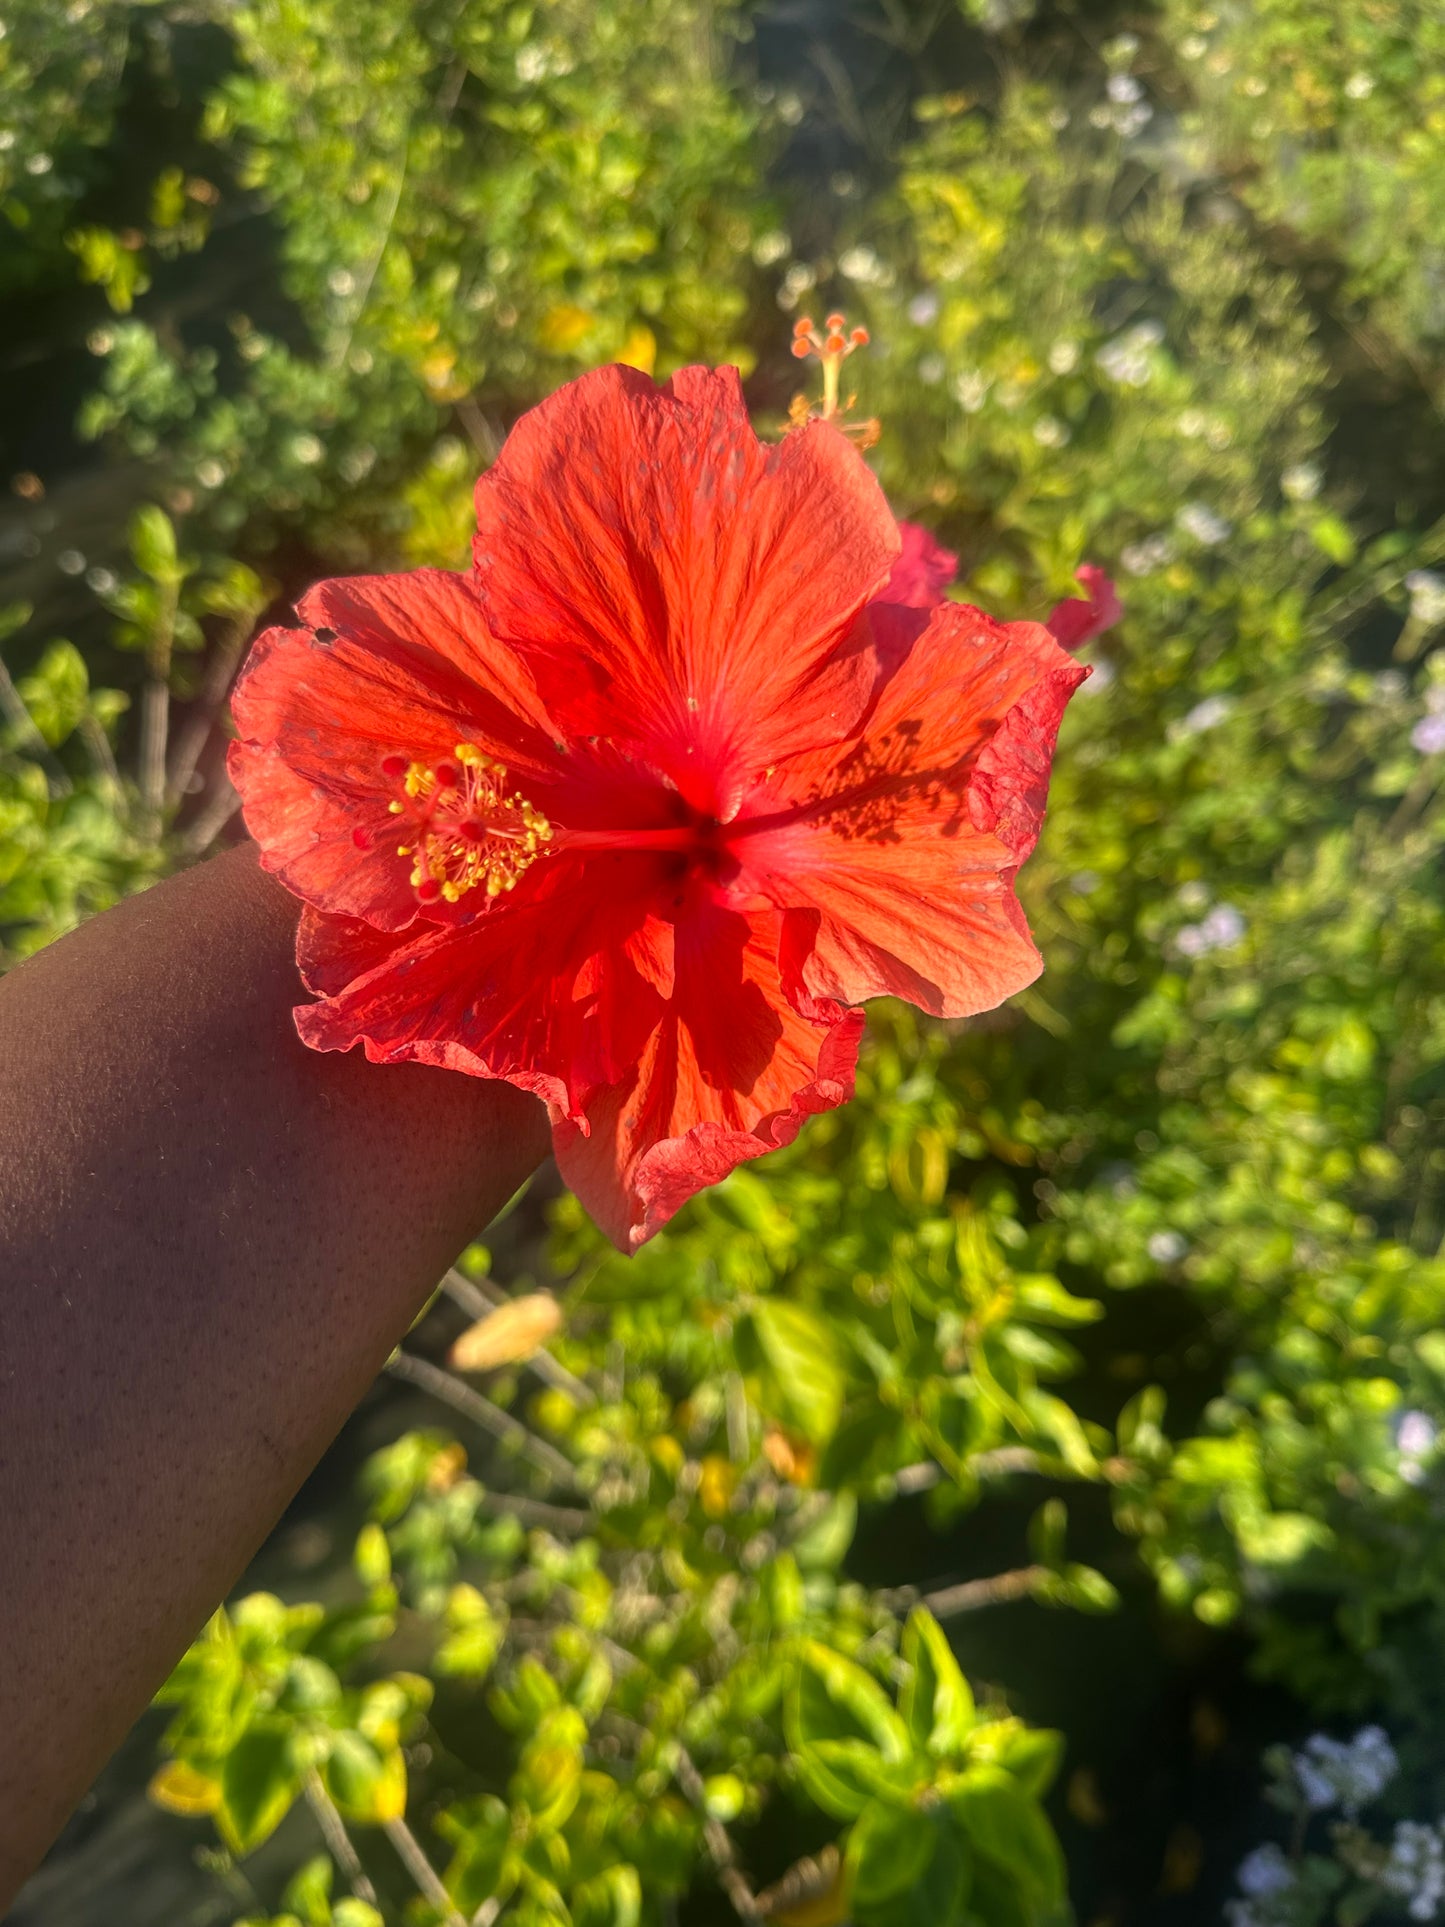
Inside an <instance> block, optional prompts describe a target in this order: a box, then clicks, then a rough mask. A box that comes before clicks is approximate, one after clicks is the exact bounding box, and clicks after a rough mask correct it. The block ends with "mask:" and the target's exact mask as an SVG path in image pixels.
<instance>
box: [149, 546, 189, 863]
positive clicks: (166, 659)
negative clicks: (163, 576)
mask: <svg viewBox="0 0 1445 1927" xmlns="http://www.w3.org/2000/svg"><path fill="white" fill-rule="evenodd" d="M158 588H159V594H160V606H159V609H158V611H157V614H156V626H155V633H154V634H153V635H152V637H151V640H150V646H149V648H148V649H147V650H146V685H145V688H144V689H143V690H142V691H141V699H140V800H141V807H142V809H143V810H144V811H145V818H146V832H147V834H148V835H149V836H150V837H151V838H152V840H154V839H155V838H156V837H158V836H159V835H160V833H161V811H162V809H163V807H164V805H165V800H166V738H167V736H168V734H169V732H170V720H171V651H172V648H173V647H174V644H175V637H176V610H177V609H178V608H179V606H180V594H181V587H180V582H179V581H178V580H177V581H167V582H164V583H161V584H159V585H158Z"/></svg>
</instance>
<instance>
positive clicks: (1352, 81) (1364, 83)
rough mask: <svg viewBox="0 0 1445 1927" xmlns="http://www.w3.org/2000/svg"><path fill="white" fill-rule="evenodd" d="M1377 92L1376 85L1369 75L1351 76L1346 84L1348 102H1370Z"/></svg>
mask: <svg viewBox="0 0 1445 1927" xmlns="http://www.w3.org/2000/svg"><path fill="white" fill-rule="evenodd" d="M1374 91H1375V83H1374V81H1373V80H1371V78H1370V76H1369V75H1368V74H1351V75H1350V77H1349V79H1348V80H1347V81H1346V82H1345V96H1346V98H1347V99H1348V100H1368V99H1369V98H1370V95H1371V94H1372V93H1374Z"/></svg>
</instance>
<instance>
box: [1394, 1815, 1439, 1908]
mask: <svg viewBox="0 0 1445 1927" xmlns="http://www.w3.org/2000/svg"><path fill="white" fill-rule="evenodd" d="M1442 1835H1445V1823H1440V1824H1437V1825H1435V1826H1433V1827H1432V1826H1426V1825H1424V1824H1423V1823H1422V1822H1420V1821H1419V1820H1402V1821H1401V1822H1400V1823H1399V1825H1398V1826H1397V1827H1396V1828H1395V1837H1394V1839H1393V1840H1392V1841H1391V1842H1390V1857H1389V1859H1388V1860H1387V1861H1386V1862H1385V1864H1384V1866H1383V1868H1382V1869H1381V1870H1380V1885H1381V1886H1382V1887H1383V1888H1384V1889H1385V1891H1386V1893H1391V1894H1398V1895H1399V1897H1400V1898H1401V1899H1402V1900H1403V1901H1405V1903H1406V1906H1407V1909H1408V1911H1409V1915H1410V1918H1411V1920H1433V1919H1434V1918H1435V1916H1436V1915H1437V1914H1438V1913H1439V1911H1440V1903H1441V1901H1442V1900H1445V1837H1442Z"/></svg>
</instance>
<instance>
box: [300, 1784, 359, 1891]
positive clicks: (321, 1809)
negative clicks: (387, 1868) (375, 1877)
mask: <svg viewBox="0 0 1445 1927" xmlns="http://www.w3.org/2000/svg"><path fill="white" fill-rule="evenodd" d="M306 1804H307V1805H308V1806H309V1807H310V1809H311V1811H312V1813H313V1814H314V1815H315V1816H316V1824H317V1826H318V1827H320V1829H321V1837H322V1839H323V1840H324V1841H325V1842H326V1850H327V1852H328V1853H329V1854H330V1855H331V1858H332V1859H333V1860H334V1861H335V1862H336V1864H337V1866H338V1867H340V1869H341V1871H342V1872H343V1873H344V1874H345V1875H346V1878H347V1881H348V1882H349V1883H350V1886H351V1891H352V1893H354V1894H355V1896H356V1898H357V1899H358V1900H364V1901H366V1902H367V1904H368V1905H369V1906H372V1907H374V1906H375V1905H376V1889H375V1887H373V1886H372V1884H371V1881H370V1880H369V1879H368V1878H367V1873H366V1869H365V1868H364V1867H363V1866H362V1864H361V1857H360V1855H359V1854H358V1853H357V1851H356V1848H355V1847H354V1846H353V1845H352V1844H351V1835H350V1834H349V1833H348V1832H347V1831H346V1822H345V1821H344V1820H343V1819H342V1817H341V1815H340V1814H339V1813H338V1812H337V1810H336V1806H335V1803H334V1802H333V1800H332V1798H331V1796H330V1794H329V1793H328V1792H327V1791H326V1788H325V1787H324V1786H323V1785H322V1784H321V1775H320V1774H319V1773H318V1772H317V1771H316V1769H315V1767H312V1769H311V1771H310V1772H309V1773H308V1774H307V1775H306Z"/></svg>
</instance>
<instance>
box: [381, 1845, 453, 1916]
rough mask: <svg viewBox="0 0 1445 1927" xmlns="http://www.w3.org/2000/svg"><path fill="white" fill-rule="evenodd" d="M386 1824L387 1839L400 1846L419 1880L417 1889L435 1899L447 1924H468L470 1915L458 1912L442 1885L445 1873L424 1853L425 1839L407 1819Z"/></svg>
mask: <svg viewBox="0 0 1445 1927" xmlns="http://www.w3.org/2000/svg"><path fill="white" fill-rule="evenodd" d="M382 1825H383V1826H384V1828H385V1830H386V1837H387V1839H388V1840H389V1841H390V1842H391V1844H392V1845H393V1846H394V1847H395V1848H396V1851H397V1857H398V1859H399V1860H400V1861H401V1863H402V1865H403V1866H404V1867H405V1868H406V1870H407V1872H408V1873H409V1874H410V1875H411V1877H412V1879H413V1880H414V1881H415V1882H416V1887H417V1892H418V1893H420V1894H422V1895H424V1896H425V1898H426V1899H428V1900H429V1901H430V1902H431V1904H432V1905H433V1907H435V1908H436V1910H437V1912H438V1913H439V1914H440V1915H441V1917H442V1919H443V1920H444V1921H445V1922H446V1923H447V1927H467V1920H466V1916H465V1915H464V1914H460V1913H458V1912H457V1909H456V1907H455V1906H454V1904H453V1902H452V1897H451V1895H450V1894H449V1893H448V1892H447V1890H446V1888H445V1887H444V1886H443V1885H442V1880H441V1875H440V1874H439V1873H438V1872H437V1870H436V1868H435V1867H434V1866H433V1865H432V1863H431V1862H430V1860H428V1859H427V1857H426V1855H425V1854H424V1853H423V1852H422V1849H421V1842H420V1841H419V1840H418V1839H417V1837H416V1835H415V1834H414V1833H413V1832H412V1830H411V1828H410V1827H409V1826H408V1825H407V1824H406V1822H405V1820H385V1821H383V1822H382Z"/></svg>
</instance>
